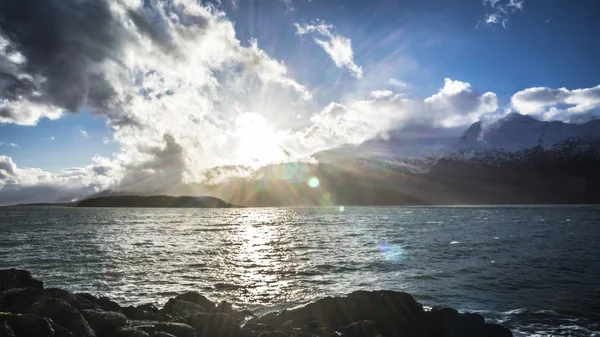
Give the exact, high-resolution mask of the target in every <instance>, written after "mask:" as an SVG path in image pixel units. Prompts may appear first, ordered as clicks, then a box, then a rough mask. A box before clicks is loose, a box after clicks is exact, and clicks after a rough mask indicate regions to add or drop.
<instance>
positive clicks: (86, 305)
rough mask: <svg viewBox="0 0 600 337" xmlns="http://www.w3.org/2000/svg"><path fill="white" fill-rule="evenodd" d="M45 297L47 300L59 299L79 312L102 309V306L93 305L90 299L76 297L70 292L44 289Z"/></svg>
mask: <svg viewBox="0 0 600 337" xmlns="http://www.w3.org/2000/svg"><path fill="white" fill-rule="evenodd" d="M42 296H43V297H47V298H59V299H62V300H64V301H65V302H67V303H69V304H70V305H72V306H73V307H74V308H75V309H77V310H82V309H100V306H98V305H97V304H94V303H92V302H91V301H90V300H89V299H88V298H86V297H84V296H81V295H74V294H71V293H70V292H68V291H65V290H62V289H58V288H48V289H44V292H43V294H42Z"/></svg>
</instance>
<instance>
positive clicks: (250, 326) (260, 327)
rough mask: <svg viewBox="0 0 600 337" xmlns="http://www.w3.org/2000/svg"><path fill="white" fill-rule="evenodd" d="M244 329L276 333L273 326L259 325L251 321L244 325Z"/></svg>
mask: <svg viewBox="0 0 600 337" xmlns="http://www.w3.org/2000/svg"><path fill="white" fill-rule="evenodd" d="M244 328H247V329H251V330H254V331H259V332H263V331H275V327H274V326H273V325H271V324H264V323H258V322H256V320H252V321H249V322H248V323H246V324H244Z"/></svg>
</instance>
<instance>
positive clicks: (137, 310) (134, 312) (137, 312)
mask: <svg viewBox="0 0 600 337" xmlns="http://www.w3.org/2000/svg"><path fill="white" fill-rule="evenodd" d="M142 308H146V307H141V306H138V307H133V306H129V307H124V308H122V309H121V311H122V312H123V314H125V316H127V318H129V319H133V320H149V321H164V320H165V317H164V316H163V315H161V314H159V313H158V312H154V311H148V310H143V309H142ZM155 308H156V307H155ZM157 310H158V309H157ZM190 316H191V315H190Z"/></svg>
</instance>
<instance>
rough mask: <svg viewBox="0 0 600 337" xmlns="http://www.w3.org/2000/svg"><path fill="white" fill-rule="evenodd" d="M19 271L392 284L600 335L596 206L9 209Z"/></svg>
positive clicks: (171, 283)
mask: <svg viewBox="0 0 600 337" xmlns="http://www.w3.org/2000/svg"><path fill="white" fill-rule="evenodd" d="M9 267H17V268H23V269H27V270H30V271H31V272H32V273H33V274H34V276H35V277H36V278H39V279H41V280H43V281H44V282H45V284H46V286H51V287H60V288H65V289H69V290H71V291H75V292H90V293H92V294H97V295H107V296H109V297H111V298H113V299H115V300H116V301H118V302H120V303H121V304H137V303H146V302H154V303H164V302H165V301H166V300H167V299H168V298H169V297H172V296H174V295H175V294H177V293H179V292H182V291H186V290H198V291H200V292H202V293H203V294H205V295H207V296H208V297H210V298H213V299H226V300H229V301H231V302H233V303H235V304H237V305H238V306H240V307H244V308H249V309H251V310H256V311H258V312H265V311H269V310H274V309H281V308H285V307H290V306H294V305H298V304H301V303H306V302H308V301H311V300H315V299H317V298H320V297H323V296H326V295H342V294H346V293H348V292H351V291H353V290H359V289H391V290H404V291H407V292H410V293H411V294H413V295H414V296H415V297H416V298H417V300H419V301H420V302H421V303H423V304H425V305H427V306H450V307H454V308H456V309H459V310H466V311H474V312H479V313H481V314H483V315H484V316H485V317H486V318H487V319H489V320H491V321H496V322H500V323H502V324H504V325H505V326H507V327H509V328H511V329H512V330H513V331H514V332H515V334H516V335H517V336H529V335H564V336H593V335H600V324H599V322H600V207H591V206H579V207H577V206H568V207H433V208H424V207H394V208H379V207H345V208H338V207H331V208H247V209H80V208H0V268H9Z"/></svg>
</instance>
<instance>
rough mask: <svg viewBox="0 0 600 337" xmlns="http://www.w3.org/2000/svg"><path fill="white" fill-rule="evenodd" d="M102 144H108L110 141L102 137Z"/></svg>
mask: <svg viewBox="0 0 600 337" xmlns="http://www.w3.org/2000/svg"><path fill="white" fill-rule="evenodd" d="M102 143H104V144H110V139H108V137H102Z"/></svg>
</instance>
